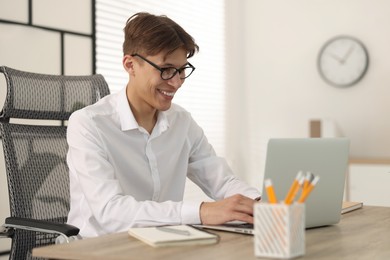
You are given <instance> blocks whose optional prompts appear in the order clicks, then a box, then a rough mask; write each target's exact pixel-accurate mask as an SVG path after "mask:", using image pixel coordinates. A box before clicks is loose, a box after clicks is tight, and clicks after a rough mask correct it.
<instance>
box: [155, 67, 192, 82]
mask: <svg viewBox="0 0 390 260" xmlns="http://www.w3.org/2000/svg"><path fill="white" fill-rule="evenodd" d="M193 71H194V68H193V67H189V66H188V67H184V68H181V69H176V68H174V67H171V68H164V69H163V71H162V72H161V78H163V79H165V80H167V79H171V78H173V77H174V76H175V75H176V73H178V72H179V74H180V78H181V79H185V78H188V77H189V76H190V75H191V73H192V72H193Z"/></svg>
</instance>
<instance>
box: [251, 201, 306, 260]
mask: <svg viewBox="0 0 390 260" xmlns="http://www.w3.org/2000/svg"><path fill="white" fill-rule="evenodd" d="M254 216H255V219H254V226H255V236H254V244H255V245H254V247H255V256H258V257H268V258H283V259H288V258H294V257H298V256H301V255H304V254H305V204H303V203H294V204H292V205H286V204H282V203H280V204H279V203H278V204H269V203H261V202H260V203H256V204H255V207H254Z"/></svg>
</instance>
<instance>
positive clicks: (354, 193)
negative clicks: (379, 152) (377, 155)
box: [345, 159, 390, 207]
mask: <svg viewBox="0 0 390 260" xmlns="http://www.w3.org/2000/svg"><path fill="white" fill-rule="evenodd" d="M345 197H346V200H349V201H361V202H363V204H364V205H375V206H387V207H389V206H390V160H389V159H351V160H350V165H349V172H348V174H347V180H346V192H345Z"/></svg>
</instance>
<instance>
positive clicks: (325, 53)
mask: <svg viewBox="0 0 390 260" xmlns="http://www.w3.org/2000/svg"><path fill="white" fill-rule="evenodd" d="M367 68H368V52H367V49H366V48H365V46H364V45H363V43H362V42H361V41H359V40H358V39H356V38H353V37H350V36H337V37H335V38H333V39H330V40H329V41H328V42H326V43H325V44H324V46H323V47H322V49H321V51H320V53H319V56H318V69H319V72H320V74H321V76H322V78H323V79H324V80H325V81H326V82H328V83H329V84H331V85H333V86H336V87H348V86H352V85H354V84H356V83H357V82H358V81H359V80H361V79H362V78H363V76H364V74H365V73H366V71H367Z"/></svg>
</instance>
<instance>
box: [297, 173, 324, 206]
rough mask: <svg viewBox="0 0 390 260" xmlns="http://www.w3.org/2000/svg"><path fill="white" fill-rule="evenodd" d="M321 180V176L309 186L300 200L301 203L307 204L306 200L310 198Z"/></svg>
mask: <svg viewBox="0 0 390 260" xmlns="http://www.w3.org/2000/svg"><path fill="white" fill-rule="evenodd" d="M319 180H320V176H316V177H315V178H314V180H313V181H312V182H311V183H310V184H309V187H307V189H305V190H303V192H302V194H301V197H300V198H299V200H298V202H299V203H303V202H305V200H306V198H307V197H308V196H309V194H310V192H311V191H312V190H313V189H314V187H315V186H316V184H317V182H318V181H319Z"/></svg>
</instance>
